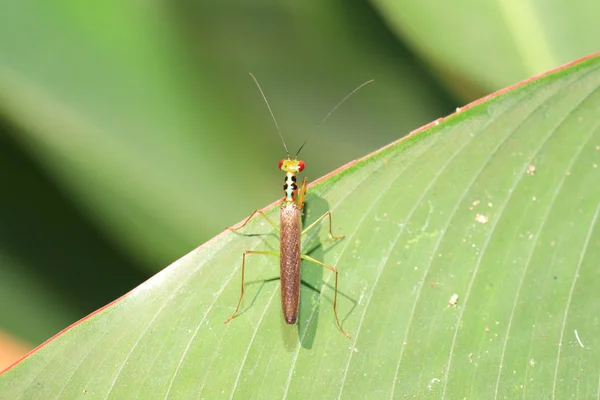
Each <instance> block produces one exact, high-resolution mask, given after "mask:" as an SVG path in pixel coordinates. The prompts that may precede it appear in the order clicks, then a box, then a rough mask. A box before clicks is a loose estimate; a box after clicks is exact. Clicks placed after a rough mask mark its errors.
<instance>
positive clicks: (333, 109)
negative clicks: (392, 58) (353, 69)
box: [265, 79, 375, 157]
mask: <svg viewBox="0 0 600 400" xmlns="http://www.w3.org/2000/svg"><path fill="white" fill-rule="evenodd" d="M374 80H375V79H370V80H368V81H366V82H364V83H362V84H361V85H359V86H358V87H357V88H356V89H354V90H353V91H351V92H350V93H349V94H348V95H347V96H346V97H344V98H343V99H342V100H341V101H340V102H339V103H337V104H336V105H335V107H333V108H332V109H331V111H329V114H327V115H326V116H325V118H323V120H322V121H321V122H319V125H317V127H316V129H315V131H317V130H318V129H319V128H320V127H321V125H323V123H324V122H325V121H327V119H328V118H329V117H330V116H331V114H333V112H334V111H335V110H337V109H338V107H339V106H341V105H342V104H343V103H344V102H345V101H346V100H348V98H349V97H350V96H352V95H353V94H354V93H356V92H357V91H358V90H359V89H360V88H362V87H363V86H367V85H368V84H369V83H371V82H373V81H374ZM265 101H266V99H265ZM313 133H314V132H313ZM311 136H312V134H311V135H310V136H308V137H307V138H306V140H305V141H304V143H302V146H300V148H299V149H298V151H297V152H296V156H295V157H298V154H300V150H302V148H303V147H304V145H305V144H306V142H308V139H310V137H311ZM282 139H283V138H282ZM286 150H287V149H286Z"/></svg>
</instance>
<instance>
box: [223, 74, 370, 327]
mask: <svg viewBox="0 0 600 400" xmlns="http://www.w3.org/2000/svg"><path fill="white" fill-rule="evenodd" d="M250 75H251V76H252V78H253V79H254V81H255V82H256V85H257V86H258V89H259V90H260V92H261V94H262V96H263V99H264V100H265V103H266V104H267V107H268V108H269V112H270V113H271V116H272V117H273V121H274V122H275V126H276V127H277V130H278V132H279V136H280V137H281V141H282V142H283V147H284V148H285V151H286V153H287V158H285V159H283V160H281V161H279V169H281V170H282V171H283V172H285V181H284V185H283V191H284V194H285V197H284V199H283V202H282V204H281V210H280V214H279V215H280V222H279V224H280V225H279V226H277V224H275V222H273V221H272V220H271V219H270V218H269V217H268V216H267V215H266V214H265V213H264V212H263V211H262V210H255V211H254V212H253V213H252V214H250V216H249V217H248V218H247V219H246V220H245V221H244V223H243V224H242V225H240V226H239V227H237V228H229V229H230V230H232V231H236V230H238V229H241V228H243V227H244V226H245V225H246V224H247V223H248V221H250V219H252V217H253V216H254V215H255V214H260V215H262V216H263V217H264V218H265V219H266V220H267V221H268V222H269V223H270V224H271V225H272V226H273V227H274V228H275V229H277V230H278V231H279V235H280V238H279V245H280V248H279V250H280V252H279V253H277V252H273V251H258V250H247V251H245V252H244V254H243V256H242V289H241V294H240V299H239V301H238V304H237V307H236V308H235V311H234V312H233V314H232V315H231V317H229V318H228V319H227V320H226V321H225V323H227V322H229V321H231V320H232V319H233V318H234V317H235V316H236V315H237V313H238V311H239V309H240V305H241V304H242V298H243V297H244V275H245V267H246V256H247V255H249V254H263V255H272V256H277V257H279V259H280V281H281V306H282V309H283V316H284V319H285V322H286V323H288V324H295V323H296V321H297V319H298V306H299V305H300V262H301V260H306V261H310V262H311V263H314V264H318V265H320V266H322V267H325V268H327V269H329V270H330V271H332V272H333V273H335V286H334V295H333V313H334V315H335V321H336V323H337V326H338V328H339V329H340V331H342V333H343V334H344V335H346V336H347V337H348V338H350V335H349V334H348V333H346V331H344V329H343V328H342V325H341V323H340V319H339V317H338V314H337V288H338V271H337V269H335V268H334V267H332V266H330V265H327V264H325V263H323V262H321V261H319V260H316V259H314V258H312V257H310V256H308V255H306V254H302V252H301V250H300V237H301V236H302V235H303V234H305V233H306V232H308V231H310V230H311V229H313V228H314V227H315V226H317V224H318V223H319V222H321V221H322V220H323V219H324V218H328V220H329V236H330V237H331V238H332V239H341V238H343V237H344V236H334V235H333V233H332V223H331V212H330V211H327V212H326V213H325V214H323V215H322V216H321V217H319V218H318V219H317V220H316V221H315V222H313V223H312V224H310V225H309V226H308V227H306V228H305V229H304V230H302V209H303V207H304V198H305V196H306V187H307V184H308V179H307V178H304V180H303V181H302V185H301V186H300V187H298V184H297V177H296V174H298V173H299V172H302V170H304V167H305V164H304V161H301V160H298V153H299V152H300V150H302V147H303V146H304V144H306V142H304V144H303V145H302V146H300V150H298V152H297V153H296V156H295V157H294V158H291V157H290V156H289V151H288V149H287V146H286V144H285V141H284V140H283V135H282V134H281V131H280V130H279V126H278V125H277V121H276V120H275V116H274V115H273V111H272V110H271V107H270V106H269V103H268V101H267V99H266V97H265V95H264V93H263V91H262V89H261V87H260V85H259V84H258V81H257V80H256V78H255V77H254V75H252V74H250ZM370 82H372V80H371V81H367V82H365V83H363V84H362V85H360V86H359V87H357V88H356V89H354V91H352V92H351V93H350V94H349V95H348V96H346V97H345V98H344V99H343V100H342V101H341V102H339V103H338V104H337V105H336V106H335V107H334V109H333V110H332V111H331V112H330V113H329V114H328V115H327V116H326V117H325V119H327V118H328V117H329V115H331V113H332V112H333V111H334V110H335V109H336V108H337V107H338V106H339V105H340V104H342V103H343V102H344V101H345V100H346V99H347V98H348V97H350V96H351V95H352V94H353V93H354V92H356V91H357V90H358V89H360V88H361V87H363V86H364V85H366V84H368V83H370ZM325 119H324V120H323V121H322V122H321V123H323V122H324V121H325Z"/></svg>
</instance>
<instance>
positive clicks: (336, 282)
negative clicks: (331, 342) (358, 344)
mask: <svg viewBox="0 0 600 400" xmlns="http://www.w3.org/2000/svg"><path fill="white" fill-rule="evenodd" d="M300 258H302V259H303V260H306V261H310V262H312V263H315V264H319V265H320V266H322V267H325V268H327V269H328V270H330V271H333V272H334V273H335V287H334V293H333V314H334V315H335V322H337V326H338V328H340V331H342V333H343V334H344V335H346V337H347V338H348V339H350V335H349V334H348V333H346V331H345V330H344V329H343V328H342V324H340V319H339V318H338V314H337V308H336V307H337V289H338V270H337V269H335V268H333V267H332V266H331V265H327V264H325V263H322V262H321V261H319V260H315V259H314V258H312V257H309V256H307V255H301V256H300Z"/></svg>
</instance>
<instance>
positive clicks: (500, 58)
mask: <svg viewBox="0 0 600 400" xmlns="http://www.w3.org/2000/svg"><path fill="white" fill-rule="evenodd" d="M372 2H373V4H374V5H375V6H377V7H378V9H379V10H380V12H381V14H382V16H383V17H384V18H385V19H386V20H387V21H389V23H390V25H391V26H392V28H393V29H394V30H395V31H396V32H397V33H398V34H399V35H400V36H401V37H402V39H403V40H404V41H406V42H407V43H409V44H410V45H411V47H413V48H414V49H415V51H416V52H418V53H420V55H421V57H423V58H424V59H427V60H429V62H430V65H431V67H432V68H434V69H436V70H438V71H440V72H441V73H442V74H443V75H444V78H445V80H446V82H447V83H448V84H449V85H450V86H451V87H453V88H455V89H456V90H458V91H459V92H461V91H464V90H465V88H464V87H462V88H461V87H460V85H458V84H457V82H456V81H457V80H458V81H459V82H460V83H461V84H462V85H463V86H464V85H466V83H467V82H468V84H469V85H476V86H477V87H478V89H479V90H478V92H479V93H481V92H483V93H489V91H491V90H495V89H498V88H501V87H504V86H506V85H509V84H512V83H513V82H517V81H519V80H521V79H524V78H526V77H528V76H532V75H534V74H538V73H541V72H543V71H545V70H547V69H550V68H555V67H556V66H558V65H560V64H562V63H565V62H568V61H570V60H574V59H577V58H579V57H583V56H585V55H586V54H590V53H591V52H594V51H597V49H598V46H599V45H600V42H599V38H600V24H598V23H597V20H596V14H597V11H598V3H597V2H596V1H594V0H584V1H581V2H578V3H577V4H575V3H570V2H539V3H531V2H504V1H480V2H473V1H469V0H458V1H453V2H439V1H421V2H398V1H394V0H373V1H372ZM467 90H469V89H467Z"/></svg>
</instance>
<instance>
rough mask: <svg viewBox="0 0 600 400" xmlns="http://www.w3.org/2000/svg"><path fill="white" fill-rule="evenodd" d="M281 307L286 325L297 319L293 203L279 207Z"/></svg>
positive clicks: (296, 213)
mask: <svg viewBox="0 0 600 400" xmlns="http://www.w3.org/2000/svg"><path fill="white" fill-rule="evenodd" d="M280 224H281V226H280V235H281V239H280V250H281V259H280V267H281V271H280V278H281V307H282V309H283V317H284V318H285V322H286V323H288V324H295V323H296V320H297V319H298V305H299V304H300V232H301V226H300V225H301V221H300V211H299V210H298V208H297V207H296V204H295V203H288V204H283V205H282V206H281V222H280Z"/></svg>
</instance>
